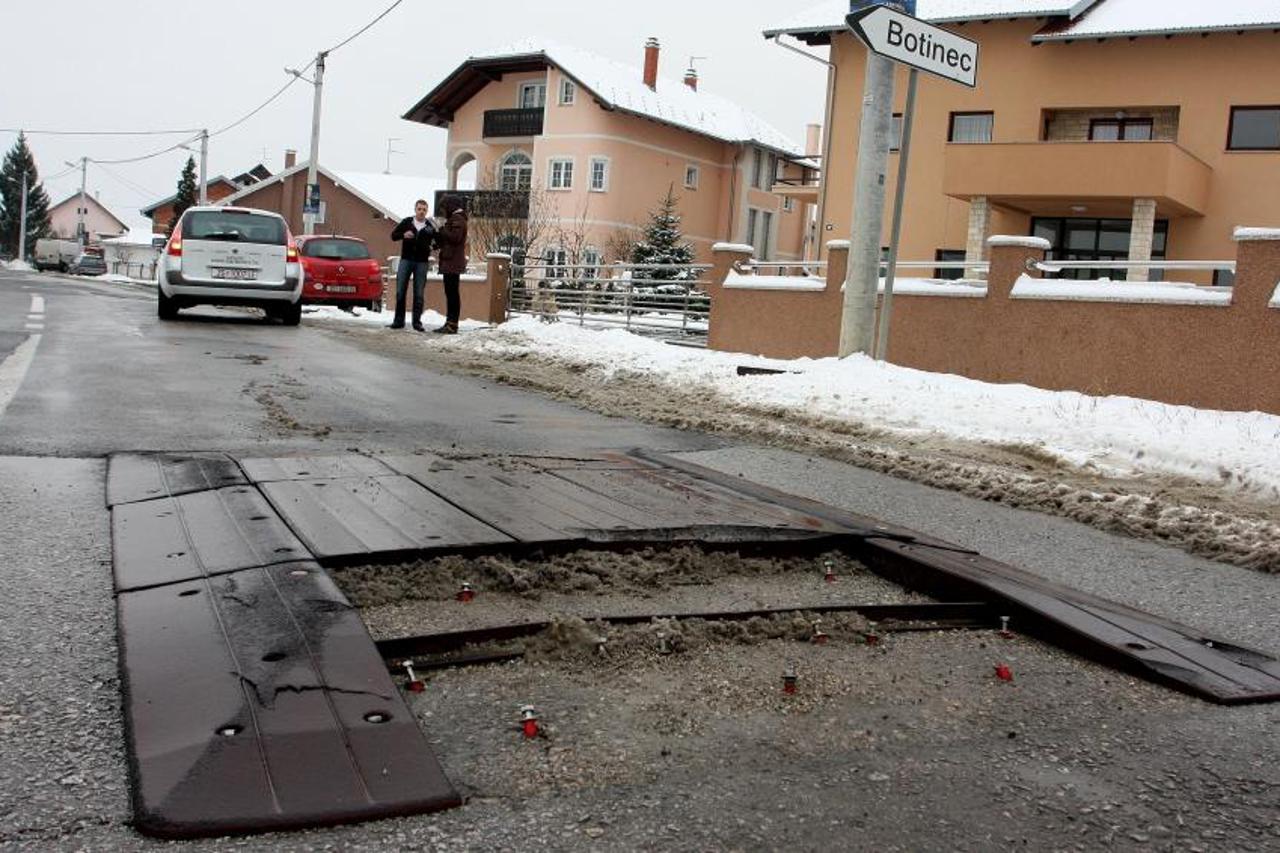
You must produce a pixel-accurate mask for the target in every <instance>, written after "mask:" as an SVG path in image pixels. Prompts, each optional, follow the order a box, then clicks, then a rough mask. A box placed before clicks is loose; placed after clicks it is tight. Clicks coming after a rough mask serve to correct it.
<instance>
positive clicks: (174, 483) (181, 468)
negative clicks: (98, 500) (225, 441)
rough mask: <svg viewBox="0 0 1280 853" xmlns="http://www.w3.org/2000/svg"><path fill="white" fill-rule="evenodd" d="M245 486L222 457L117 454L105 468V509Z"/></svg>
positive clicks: (233, 465)
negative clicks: (106, 507)
mask: <svg viewBox="0 0 1280 853" xmlns="http://www.w3.org/2000/svg"><path fill="white" fill-rule="evenodd" d="M247 482H248V480H246V479H245V476H244V474H243V473H242V472H241V470H240V466H238V465H237V464H236V463H235V460H233V459H232V458H231V457H230V456H227V455H226V454H225V453H117V454H114V455H113V456H112V457H111V460H110V462H109V463H108V466H107V506H109V507H112V506H118V505H119V504H127V503H136V502H138V501H149V500H155V499H156V498H167V497H174V496H176V495H186V494H190V493H191V492H203V491H208V490H210V489H221V488H224V487H227V486H240V485H244V484H245V483H247Z"/></svg>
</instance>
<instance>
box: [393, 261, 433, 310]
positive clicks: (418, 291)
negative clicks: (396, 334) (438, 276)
mask: <svg viewBox="0 0 1280 853" xmlns="http://www.w3.org/2000/svg"><path fill="white" fill-rule="evenodd" d="M410 273H412V274H413V322H415V323H420V322H421V321H422V307H423V304H422V303H423V289H424V288H426V286H427V262H426V261H409V260H405V259H404V258H401V259H400V266H399V267H397V268H396V316H395V320H394V321H393V322H394V323H395V324H396V325H399V326H403V325H404V301H405V297H406V296H408V290H409V274H410Z"/></svg>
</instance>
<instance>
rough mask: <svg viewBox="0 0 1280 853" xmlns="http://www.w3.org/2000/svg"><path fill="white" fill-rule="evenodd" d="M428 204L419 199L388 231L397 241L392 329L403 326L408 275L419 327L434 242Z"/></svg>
mask: <svg viewBox="0 0 1280 853" xmlns="http://www.w3.org/2000/svg"><path fill="white" fill-rule="evenodd" d="M428 209H429V208H428V207H427V203H426V202H425V201H423V200H422V199H418V201H417V202H416V203H414V205H413V216H406V217H405V218H404V219H402V220H400V224H399V225H397V226H396V227H395V228H393V229H392V230H391V239H392V240H399V241H400V266H399V267H398V268H397V269H396V316H395V319H394V320H392V321H391V328H392V329H403V328H404V303H405V298H406V297H407V296H408V293H407V292H406V291H407V290H408V289H409V276H410V275H412V276H413V328H414V329H415V330H417V331H419V332H423V331H426V330H425V329H424V328H423V327H422V308H423V302H424V298H423V296H424V295H423V290H424V289H425V288H426V286H427V263H428V262H429V261H430V260H431V249H432V247H433V246H434V245H435V242H436V226H435V223H434V222H432V221H431V220H430V219H428V218H427V211H428Z"/></svg>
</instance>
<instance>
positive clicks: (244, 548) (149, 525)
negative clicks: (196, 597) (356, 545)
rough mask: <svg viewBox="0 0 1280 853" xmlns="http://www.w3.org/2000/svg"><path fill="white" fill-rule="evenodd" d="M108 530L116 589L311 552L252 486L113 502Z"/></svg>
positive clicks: (282, 560) (231, 569)
mask: <svg viewBox="0 0 1280 853" xmlns="http://www.w3.org/2000/svg"><path fill="white" fill-rule="evenodd" d="M111 534H112V551H113V557H114V563H115V578H116V591H117V592H123V591H126V590H134V589H143V588H146V587H152V586H159V585H161V584H167V583H176V582H179V581H188V580H192V579H195V578H201V577H209V576H213V575H219V574H225V573H227V572H234V571H239V570H241V569H249V568H255V567H260V566H269V565H272V564H275V563H285V562H289V561H291V560H300V559H309V558H310V556H311V555H310V554H308V552H307V549H306V546H304V545H303V544H302V543H301V542H300V541H299V540H298V538H297V537H296V536H294V535H293V533H292V532H290V530H289V528H288V527H287V526H286V525H285V523H284V522H283V521H281V520H280V517H279V516H278V515H276V513H275V511H274V510H273V509H272V508H271V505H270V504H268V503H267V501H266V499H265V498H263V497H262V494H261V493H260V492H259V491H258V490H257V489H256V488H254V487H253V486H235V487H233V488H230V489H217V490H214V491H208V492H197V493H194V494H189V495H179V496H177V497H172V498H163V499H160V500H152V501H144V502H142V503H131V504H122V505H119V506H116V507H114V508H112V510H111Z"/></svg>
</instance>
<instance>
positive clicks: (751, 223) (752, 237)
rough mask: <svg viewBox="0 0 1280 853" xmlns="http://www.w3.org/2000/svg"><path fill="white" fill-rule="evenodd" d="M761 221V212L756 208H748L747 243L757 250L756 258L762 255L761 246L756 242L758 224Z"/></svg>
mask: <svg viewBox="0 0 1280 853" xmlns="http://www.w3.org/2000/svg"><path fill="white" fill-rule="evenodd" d="M759 220H760V211H758V210H756V209H755V208H754V207H749V208H747V242H748V243H750V244H751V245H752V246H754V247H755V249H756V256H757V257H759V254H760V244H759V243H757V242H756V224H757V223H758V222H759Z"/></svg>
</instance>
